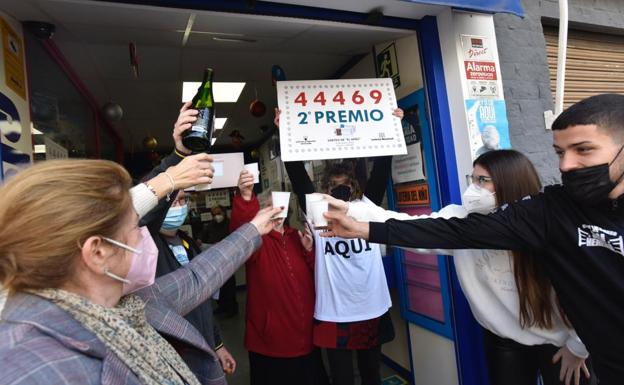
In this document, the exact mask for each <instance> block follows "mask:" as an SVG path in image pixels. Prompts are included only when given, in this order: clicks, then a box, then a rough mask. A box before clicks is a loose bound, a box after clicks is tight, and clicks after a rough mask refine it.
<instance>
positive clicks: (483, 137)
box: [466, 99, 511, 160]
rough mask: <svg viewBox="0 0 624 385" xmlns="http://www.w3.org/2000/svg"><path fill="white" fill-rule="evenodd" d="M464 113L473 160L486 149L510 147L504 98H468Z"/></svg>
mask: <svg viewBox="0 0 624 385" xmlns="http://www.w3.org/2000/svg"><path fill="white" fill-rule="evenodd" d="M466 114H467V121H468V139H469V142H470V153H471V155H472V159H473V160H474V159H475V158H476V157H478V156H479V155H481V154H483V153H485V152H487V151H491V150H500V149H502V148H511V141H510V140H509V123H508V121H507V110H506V107H505V101H504V100H492V99H468V100H466Z"/></svg>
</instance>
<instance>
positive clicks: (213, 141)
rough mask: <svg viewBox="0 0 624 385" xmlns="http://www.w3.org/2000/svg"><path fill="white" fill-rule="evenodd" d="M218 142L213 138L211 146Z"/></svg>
mask: <svg viewBox="0 0 624 385" xmlns="http://www.w3.org/2000/svg"><path fill="white" fill-rule="evenodd" d="M216 141H217V138H212V141H211V142H210V145H211V146H214V144H215V142H216Z"/></svg>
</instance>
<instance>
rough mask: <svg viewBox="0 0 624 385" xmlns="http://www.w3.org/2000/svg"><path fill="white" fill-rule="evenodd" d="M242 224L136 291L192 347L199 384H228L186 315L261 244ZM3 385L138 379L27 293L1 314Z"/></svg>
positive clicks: (152, 317)
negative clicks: (194, 353)
mask: <svg viewBox="0 0 624 385" xmlns="http://www.w3.org/2000/svg"><path fill="white" fill-rule="evenodd" d="M261 242H262V241H261V237H260V235H259V234H258V231H257V230H256V228H255V227H254V226H253V225H251V224H245V225H243V226H242V227H241V228H239V229H238V230H237V231H235V232H234V233H232V234H231V235H230V236H228V237H227V238H225V239H224V240H223V241H221V242H219V243H218V244H216V245H214V246H213V247H211V248H209V249H208V250H205V251H204V252H202V253H201V254H200V255H198V256H197V257H196V258H194V259H193V261H192V262H191V263H189V264H187V265H185V266H184V267H182V268H180V269H178V270H176V271H174V272H172V273H170V274H167V275H165V276H162V277H159V278H158V279H156V283H155V284H154V285H152V286H150V287H147V288H145V289H142V290H140V291H138V292H137V293H136V294H138V295H139V296H140V297H141V298H143V300H144V301H146V317H147V321H148V322H149V324H150V325H152V326H153V327H154V328H155V329H156V330H158V331H159V332H160V333H161V334H162V335H163V336H164V337H165V338H167V339H168V340H174V341H175V343H176V345H183V346H185V347H188V348H191V349H195V350H196V351H197V354H198V359H197V360H196V361H195V362H192V363H188V362H187V363H188V364H189V366H190V367H191V370H192V371H193V372H194V373H195V375H196V376H197V378H198V379H199V381H200V382H201V383H202V384H211V385H213V384H214V385H216V384H219V385H221V384H225V383H226V382H225V377H224V374H223V371H222V369H221V366H220V364H219V361H218V359H217V357H216V355H215V353H214V352H213V350H212V349H211V348H210V347H209V346H208V344H207V343H206V341H205V339H204V338H203V337H202V335H201V334H200V333H199V332H198V331H197V330H196V329H195V328H194V327H193V326H192V325H191V324H190V323H189V322H188V321H186V320H185V319H184V317H183V316H184V315H185V314H187V313H188V312H189V311H191V310H192V309H193V308H194V307H195V306H197V305H198V304H200V303H202V302H204V301H206V300H207V299H208V298H209V297H210V295H211V294H212V293H213V292H214V291H216V290H217V289H218V288H219V287H221V286H222V285H223V283H224V282H225V281H226V280H227V279H228V278H229V277H230V276H231V275H232V274H234V272H235V271H236V269H237V268H238V267H239V266H240V265H242V264H243V263H244V262H245V260H246V259H247V257H249V256H250V255H251V254H252V253H253V252H254V251H255V250H257V249H258V248H259V247H260V244H261ZM0 341H1V345H0V373H1V374H0V385H5V384H6V385H9V384H46V385H55V384H111V385H121V384H139V383H140V382H139V380H138V378H137V377H136V376H135V375H134V374H133V373H132V372H131V371H130V369H129V368H128V367H127V366H126V365H125V364H124V363H123V362H122V361H121V360H119V359H118V358H117V356H116V355H115V354H114V353H112V352H111V351H110V350H109V349H107V348H106V346H105V345H104V344H103V343H102V342H101V341H100V340H99V339H97V337H96V336H95V335H94V334H93V333H91V332H90V331H89V330H87V329H85V328H84V327H83V326H82V325H81V324H80V323H79V322H77V321H76V320H75V319H74V318H72V316H71V315H69V313H67V312H65V311H64V310H62V309H60V308H59V307H57V306H56V305H54V304H53V303H52V302H50V301H48V300H46V299H43V298H41V297H38V296H35V295H30V294H26V293H18V294H15V295H13V296H10V297H9V298H8V299H7V302H6V306H5V308H4V310H3V311H2V315H1V316H0Z"/></svg>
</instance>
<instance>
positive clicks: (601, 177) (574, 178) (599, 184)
mask: <svg viewBox="0 0 624 385" xmlns="http://www.w3.org/2000/svg"><path fill="white" fill-rule="evenodd" d="M622 149H624V146H622V147H620V151H618V153H617V154H616V155H615V157H614V158H613V160H612V161H611V162H610V163H603V164H599V165H596V166H591V167H584V168H579V169H576V170H571V171H565V172H562V173H561V182H562V183H563V188H564V189H565V191H566V192H567V193H568V194H569V195H570V196H571V197H572V199H574V200H575V201H576V202H578V203H581V204H583V205H585V206H597V205H600V204H604V203H606V202H608V201H609V193H610V192H611V190H613V189H614V188H615V186H616V185H617V182H612V181H611V177H610V176H609V167H610V166H611V165H612V164H613V162H615V160H616V159H617V157H618V156H619V155H620V153H621V152H622ZM622 176H624V174H622V175H620V177H619V178H618V182H619V180H620V179H622Z"/></svg>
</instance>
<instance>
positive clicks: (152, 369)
mask: <svg viewBox="0 0 624 385" xmlns="http://www.w3.org/2000/svg"><path fill="white" fill-rule="evenodd" d="M32 293H33V294H35V295H38V296H40V297H43V298H47V299H49V300H50V301H52V302H54V304H56V305H57V306H58V307H60V308H61V309H63V310H65V311H67V312H68V313H69V314H71V315H72V316H73V317H74V318H75V319H76V320H77V321H78V322H80V323H81V324H82V325H83V326H84V327H85V328H87V329H89V330H90V331H92V332H93V333H94V334H95V335H96V336H97V337H98V338H99V339H100V341H102V342H103V343H104V344H105V345H106V347H107V348H109V349H110V350H112V351H113V352H114V353H115V354H116V355H117V357H119V359H120V360H121V361H123V363H124V364H126V365H127V366H128V367H129V368H130V370H131V371H132V372H133V373H134V374H135V375H136V376H137V377H138V378H139V380H140V381H141V382H142V383H144V384H148V385H161V384H171V385H185V384H189V385H200V383H199V381H198V380H197V378H196V377H195V375H194V374H193V372H191V370H190V369H189V367H188V366H187V365H186V363H185V362H184V361H183V360H182V357H180V355H179V354H178V353H177V352H176V351H175V349H174V348H173V347H172V346H171V345H170V344H169V343H168V342H167V341H166V340H165V339H164V338H163V337H162V336H161V335H160V334H158V332H157V331H156V330H154V328H153V327H152V326H151V325H150V324H148V323H147V320H146V319H145V303H144V302H143V300H141V298H139V297H138V296H136V295H127V296H125V297H123V298H121V300H120V301H119V304H118V305H117V306H115V307H113V308H108V307H104V306H101V305H97V304H94V303H93V302H91V301H89V300H88V299H86V298H84V297H81V296H79V295H77V294H73V293H70V292H68V291H64V290H60V289H44V290H33V291H32Z"/></svg>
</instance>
